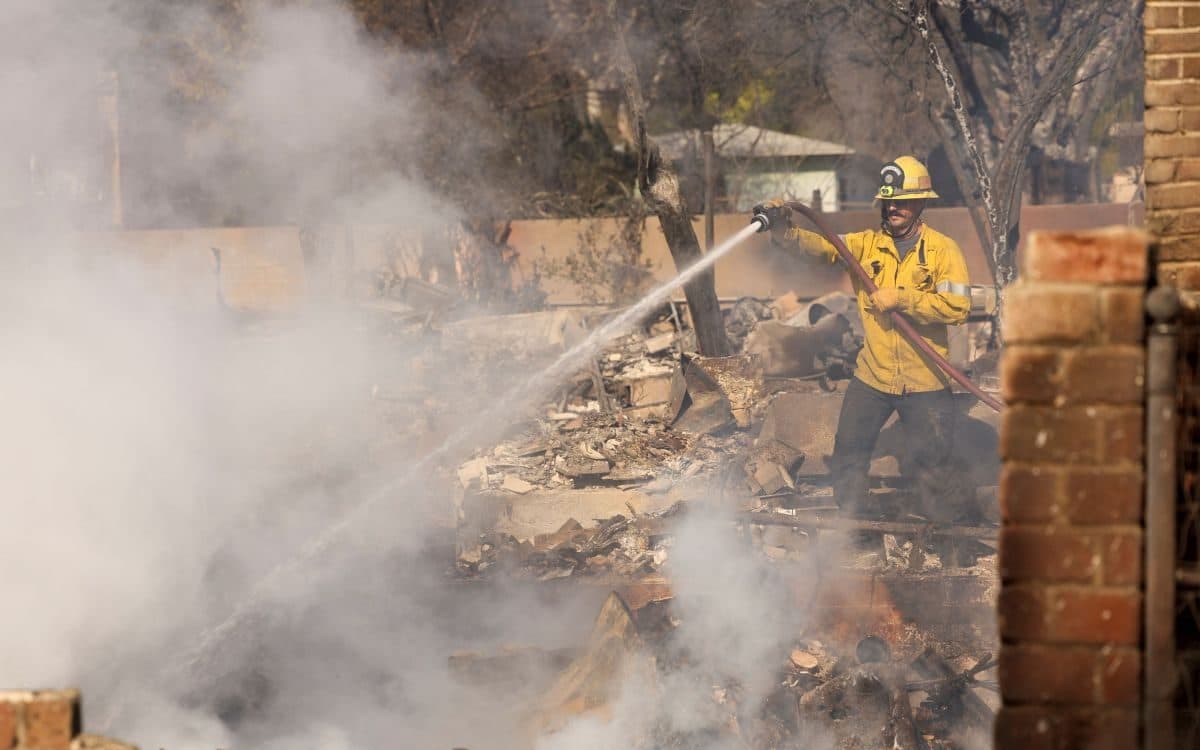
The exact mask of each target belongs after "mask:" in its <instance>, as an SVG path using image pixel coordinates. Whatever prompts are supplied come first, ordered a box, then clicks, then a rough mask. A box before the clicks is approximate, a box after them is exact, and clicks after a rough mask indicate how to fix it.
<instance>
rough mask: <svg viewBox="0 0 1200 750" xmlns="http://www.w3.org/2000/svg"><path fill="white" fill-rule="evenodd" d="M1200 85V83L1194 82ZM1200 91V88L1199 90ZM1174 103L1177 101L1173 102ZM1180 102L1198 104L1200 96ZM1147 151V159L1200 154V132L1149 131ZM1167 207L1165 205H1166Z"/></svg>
mask: <svg viewBox="0 0 1200 750" xmlns="http://www.w3.org/2000/svg"><path fill="white" fill-rule="evenodd" d="M1160 85H1163V86H1185V85H1186V86H1192V85H1193V84H1190V83H1189V84H1181V83H1171V84H1160ZM1194 85H1196V86H1197V87H1200V84H1194ZM1197 93H1200V88H1198V92H1197ZM1172 103H1173V104H1174V103H1175V102H1172ZM1178 103H1179V104H1196V103H1200V97H1198V98H1197V99H1196V100H1194V101H1187V102H1178ZM1144 148H1145V151H1144V153H1143V156H1144V157H1145V158H1147V159H1157V158H1162V157H1170V156H1200V134H1195V135H1168V134H1165V133H1147V134H1146V139H1145V146H1144ZM1147 205H1149V206H1151V207H1157V206H1158V204H1157V203H1155V202H1153V201H1147ZM1164 207H1165V206H1164Z"/></svg>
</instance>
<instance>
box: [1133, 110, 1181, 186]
mask: <svg viewBox="0 0 1200 750" xmlns="http://www.w3.org/2000/svg"><path fill="white" fill-rule="evenodd" d="M1147 111H1148V112H1161V111H1163V110H1157V109H1152V110H1147ZM1171 111H1172V112H1173V111H1174V110H1171ZM1152 132H1153V131H1152ZM1182 161H1183V160H1182V159H1147V160H1146V170H1145V172H1143V173H1142V177H1143V179H1145V181H1146V184H1147V185H1156V184H1158V183H1160V182H1171V181H1172V180H1174V179H1175V173H1176V171H1177V170H1178V169H1179V165H1180V163H1181V162H1182Z"/></svg>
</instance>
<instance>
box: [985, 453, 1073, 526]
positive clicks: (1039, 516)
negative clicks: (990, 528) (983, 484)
mask: <svg viewBox="0 0 1200 750" xmlns="http://www.w3.org/2000/svg"><path fill="white" fill-rule="evenodd" d="M1062 487H1063V473H1062V472H1061V471H1058V470H1055V469H1048V468H1043V467H1038V466H1018V465H1014V464H1010V463H1006V464H1005V465H1004V466H1003V467H1002V468H1001V469H1000V511H1001V513H1002V514H1003V516H1004V520H1005V521H1007V522H1009V523H1045V522H1047V521H1051V520H1053V519H1054V517H1055V516H1056V515H1057V513H1058V512H1059V508H1060V507H1061V505H1062Z"/></svg>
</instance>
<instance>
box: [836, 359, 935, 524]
mask: <svg viewBox="0 0 1200 750" xmlns="http://www.w3.org/2000/svg"><path fill="white" fill-rule="evenodd" d="M894 411H895V412H899V413H900V426H901V428H902V429H903V430H904V442H905V448H906V450H905V454H906V455H905V456H900V457H899V458H900V460H901V461H902V468H903V470H904V473H905V474H907V475H910V476H911V477H912V478H913V479H914V480H915V483H916V489H917V492H918V493H919V496H920V499H921V507H920V508H917V509H914V510H916V511H917V512H919V513H921V515H924V516H926V517H927V518H930V519H931V520H934V519H936V520H952V516H954V515H955V513H956V510H957V509H956V508H954V507H953V506H954V505H956V504H957V503H954V502H953V501H952V500H951V495H953V494H954V493H952V492H950V491H949V490H950V488H951V487H952V486H953V485H954V481H953V478H952V477H951V476H950V472H951V469H950V446H951V440H952V438H953V436H952V431H953V426H954V419H955V408H954V397H953V395H952V394H951V392H950V390H949V389H942V390H939V391H929V392H925V393H907V394H904V395H902V396H897V395H893V394H890V393H884V392H882V391H878V390H875V389H874V388H872V387H871V386H869V385H867V384H866V383H864V382H862V381H861V380H859V379H858V378H851V379H850V385H849V386H848V387H847V388H846V398H845V400H844V401H842V412H841V416H840V417H839V418H838V429H837V436H836V437H835V438H834V445H833V458H832V461H831V466H830V469H831V470H832V472H833V491H834V499H835V500H837V503H838V506H839V507H841V509H842V511H843V512H848V513H854V512H859V511H862V510H866V508H865V507H864V503H865V502H866V500H867V489H868V485H867V473H868V471H869V470H870V466H871V454H872V452H874V450H875V441H876V439H877V438H878V437H879V431H880V430H882V429H883V425H884V423H885V422H887V420H888V418H889V417H891V416H892V412H894ZM947 501H949V502H947Z"/></svg>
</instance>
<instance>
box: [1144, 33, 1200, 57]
mask: <svg viewBox="0 0 1200 750" xmlns="http://www.w3.org/2000/svg"><path fill="white" fill-rule="evenodd" d="M1198 49H1200V31H1154V30H1148V31H1147V32H1146V54H1147V55H1162V54H1167V55H1169V54H1173V53H1176V52H1195V51H1196V50H1198Z"/></svg>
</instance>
